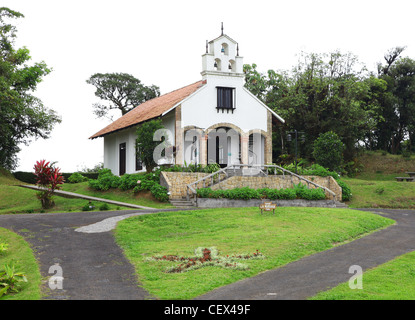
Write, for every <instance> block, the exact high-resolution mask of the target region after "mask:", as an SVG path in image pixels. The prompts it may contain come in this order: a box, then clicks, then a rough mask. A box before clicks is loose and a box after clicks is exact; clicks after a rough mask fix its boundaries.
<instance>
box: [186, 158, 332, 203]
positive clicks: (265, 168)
mask: <svg viewBox="0 0 415 320" xmlns="http://www.w3.org/2000/svg"><path fill="white" fill-rule="evenodd" d="M244 168H259V170H260V172H262V173H263V174H264V175H266V176H268V175H269V172H270V169H271V172H272V169H273V175H277V173H282V175H283V177H284V179H285V174H287V175H288V176H289V177H290V178H291V183H292V185H294V181H293V177H296V178H297V179H299V180H300V181H304V182H305V183H307V187H308V188H310V184H311V185H313V186H315V187H316V188H320V189H323V191H325V192H327V193H329V194H330V195H331V196H332V197H333V200H335V199H336V194H335V193H334V192H333V191H332V190H330V189H328V188H326V187H323V186H321V185H319V184H317V183H315V182H314V181H311V180H308V179H307V178H304V177H302V176H300V175H298V174H296V173H294V172H291V171H289V170H287V169H284V168H282V167H280V166H277V165H268V164H267V165H265V164H232V165H229V166H227V167H225V168H222V169H220V170H218V171H216V172H213V173H211V174H209V175H207V176H205V177H203V178H201V179H199V180H197V181H194V182H192V183H190V184H188V185H187V188H186V189H187V190H186V198H187V200H190V197H191V196H194V200H195V202H196V201H197V190H198V189H199V187H198V186H199V184H200V183H203V188H206V187H208V186H212V185H213V184H216V183H219V182H221V178H220V177H221V174H225V176H226V177H225V179H223V180H222V181H224V180H226V179H228V177H229V175H228V170H232V169H233V172H234V174H236V172H237V171H236V170H242V175H243V176H244V175H245V176H248V175H249V174H244V173H243V169H244ZM215 176H217V181H215ZM208 180H210V184H209V185H207V184H206V182H207V181H208Z"/></svg>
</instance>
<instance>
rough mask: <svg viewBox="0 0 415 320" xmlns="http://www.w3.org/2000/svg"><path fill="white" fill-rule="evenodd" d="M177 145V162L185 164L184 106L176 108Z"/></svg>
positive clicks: (175, 138)
mask: <svg viewBox="0 0 415 320" xmlns="http://www.w3.org/2000/svg"><path fill="white" fill-rule="evenodd" d="M175 119H176V121H175V137H174V140H175V146H176V164H177V165H184V150H183V147H184V146H183V140H184V136H183V128H182V106H181V105H180V106H178V107H177V108H176V109H175Z"/></svg>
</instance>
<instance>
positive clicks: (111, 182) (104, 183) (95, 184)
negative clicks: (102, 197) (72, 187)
mask: <svg viewBox="0 0 415 320" xmlns="http://www.w3.org/2000/svg"><path fill="white" fill-rule="evenodd" d="M120 183H121V178H120V177H118V176H115V175H113V174H112V172H111V170H110V169H102V170H100V171H99V174H98V179H96V180H89V186H90V187H91V188H93V189H95V190H100V191H107V190H109V189H110V188H118V186H119V185H120Z"/></svg>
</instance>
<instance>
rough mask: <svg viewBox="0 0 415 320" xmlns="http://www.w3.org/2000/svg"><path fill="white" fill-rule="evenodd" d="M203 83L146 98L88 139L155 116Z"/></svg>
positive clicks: (203, 82)
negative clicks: (149, 98)
mask: <svg viewBox="0 0 415 320" xmlns="http://www.w3.org/2000/svg"><path fill="white" fill-rule="evenodd" d="M204 84H206V81H203V80H201V81H198V82H195V83H193V84H191V85H189V86H186V87H183V88H181V89H177V90H174V91H172V92H170V93H166V94H164V95H162V96H160V97H157V98H154V99H151V100H148V101H146V102H144V103H142V104H140V105H139V106H137V107H135V108H134V109H132V110H131V111H130V112H128V113H126V114H125V115H123V116H122V117H121V118H118V119H117V120H115V121H114V122H112V123H111V124H109V125H108V126H106V127H105V128H104V129H102V130H100V131H98V132H97V133H95V134H94V135H93V136H91V137H90V138H89V139H95V138H98V137H102V136H104V135H107V134H109V133H112V132H115V131H119V130H122V129H126V128H129V127H131V126H134V125H137V124H139V123H140V122H143V121H146V120H150V119H153V118H157V117H159V116H161V115H162V114H163V113H164V112H166V111H167V110H169V109H170V108H172V107H174V106H175V105H176V104H178V103H179V102H180V101H182V100H184V99H185V98H187V97H188V96H190V95H191V94H192V93H194V92H196V90H198V89H199V88H200V87H202V86H203V85H204Z"/></svg>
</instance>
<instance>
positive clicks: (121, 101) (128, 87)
mask: <svg viewBox="0 0 415 320" xmlns="http://www.w3.org/2000/svg"><path fill="white" fill-rule="evenodd" d="M86 82H87V83H88V84H92V85H94V86H95V87H96V91H95V96H97V97H98V98H100V99H101V100H104V101H107V102H109V105H107V104H103V103H95V104H94V105H93V108H94V111H93V112H94V114H95V115H96V116H97V117H98V118H102V117H107V116H108V112H109V111H110V110H112V109H119V110H120V111H121V114H122V115H124V114H126V113H127V112H128V111H130V110H131V109H133V108H135V107H137V106H139V105H140V104H141V103H143V102H145V101H147V100H150V99H153V98H155V97H158V96H160V89H159V87H157V86H155V85H151V86H145V85H143V84H142V83H141V81H140V80H139V79H137V78H135V77H134V76H132V75H130V74H127V73H96V74H94V75H92V76H91V77H90V78H89V79H88V80H87V81H86Z"/></svg>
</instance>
